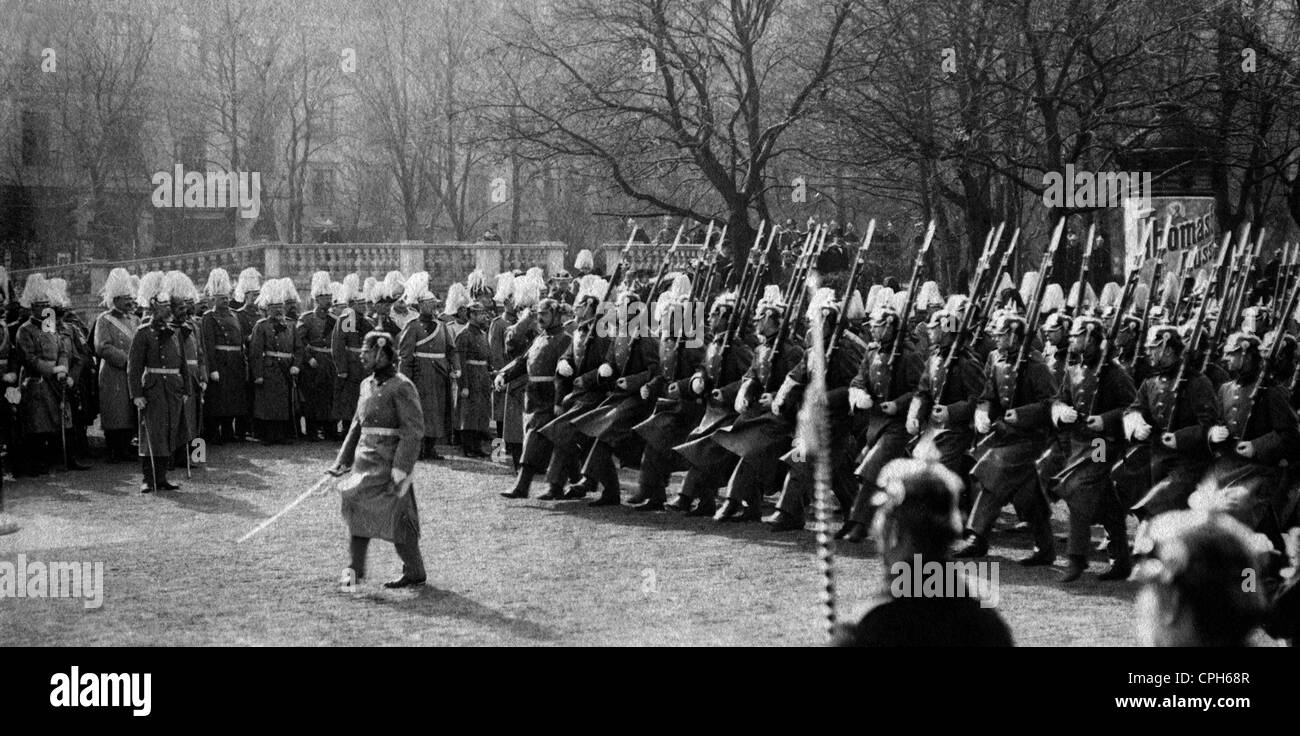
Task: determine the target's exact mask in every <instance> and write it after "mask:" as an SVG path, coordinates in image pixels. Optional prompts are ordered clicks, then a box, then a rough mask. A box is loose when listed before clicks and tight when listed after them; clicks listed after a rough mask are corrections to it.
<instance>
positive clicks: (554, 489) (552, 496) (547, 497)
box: [520, 468, 564, 501]
mask: <svg viewBox="0 0 1300 736" xmlns="http://www.w3.org/2000/svg"><path fill="white" fill-rule="evenodd" d="M524 470H525V469H522V468H521V469H520V472H524ZM537 498H538V500H540V501H559V500H560V499H562V498H564V486H562V485H558V486H557V485H548V486H547V487H546V493H543V494H542V495H540V496H538V497H537Z"/></svg>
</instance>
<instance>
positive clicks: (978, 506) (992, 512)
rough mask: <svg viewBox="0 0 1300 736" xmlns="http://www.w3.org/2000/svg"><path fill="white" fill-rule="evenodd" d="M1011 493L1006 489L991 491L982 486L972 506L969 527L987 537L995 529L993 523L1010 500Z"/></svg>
mask: <svg viewBox="0 0 1300 736" xmlns="http://www.w3.org/2000/svg"><path fill="white" fill-rule="evenodd" d="M1009 495H1010V494H1008V493H1006V492H1005V490H1000V491H990V490H989V489H987V488H983V487H981V488H980V489H979V492H978V493H977V494H976V495H975V503H974V505H972V506H971V510H970V520H969V521H968V522H967V524H966V526H967V528H968V529H970V530H971V531H973V532H975V533H976V534H978V535H980V536H981V537H984V538H986V539H987V538H988V536H989V533H990V532H992V531H993V524H994V523H995V522H996V521H997V520H998V514H1000V513H1001V512H1002V507H1003V506H1005V505H1006V503H1007V501H1008V500H1009V498H1008V496H1009Z"/></svg>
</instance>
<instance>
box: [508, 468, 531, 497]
mask: <svg viewBox="0 0 1300 736" xmlns="http://www.w3.org/2000/svg"><path fill="white" fill-rule="evenodd" d="M533 475H534V473H533V471H532V470H529V469H528V468H520V469H519V477H518V478H517V479H516V480H515V487H514V488H512V489H510V492H509V493H502V494H501V496H502V497H504V498H528V489H529V487H531V486H532V484H533Z"/></svg>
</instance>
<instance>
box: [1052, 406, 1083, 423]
mask: <svg viewBox="0 0 1300 736" xmlns="http://www.w3.org/2000/svg"><path fill="white" fill-rule="evenodd" d="M1077 421H1079V412H1078V411H1076V410H1075V408H1074V407H1073V406H1070V405H1069V404H1065V403H1062V402H1060V401H1056V402H1053V403H1052V424H1055V425H1058V426H1059V425H1062V424H1074V423H1075V422H1077Z"/></svg>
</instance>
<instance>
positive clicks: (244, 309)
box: [232, 267, 262, 438]
mask: <svg viewBox="0 0 1300 736" xmlns="http://www.w3.org/2000/svg"><path fill="white" fill-rule="evenodd" d="M261 292H262V274H261V273H258V271H257V269H256V268H252V267H249V268H245V269H244V270H243V271H240V272H239V280H238V281H236V282H235V301H236V302H239V307H238V308H232V311H234V313H235V316H236V317H238V318H239V326H240V328H241V329H242V330H243V332H244V354H245V355H247V354H248V350H249V345H250V343H251V342H252V339H253V328H254V327H255V326H256V325H257V321H258V320H260V319H261V318H262V313H261V310H260V309H259V308H258V306H257V298H258V296H260V295H261ZM250 375H251V373H250ZM245 385H246V386H247V387H248V388H247V394H246V396H245V404H244V405H245V406H246V407H247V408H248V410H247V411H245V412H244V413H243V414H236V415H235V436H236V437H239V438H244V437H252V436H253V423H252V407H253V382H252V380H248V381H246V382H245Z"/></svg>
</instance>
